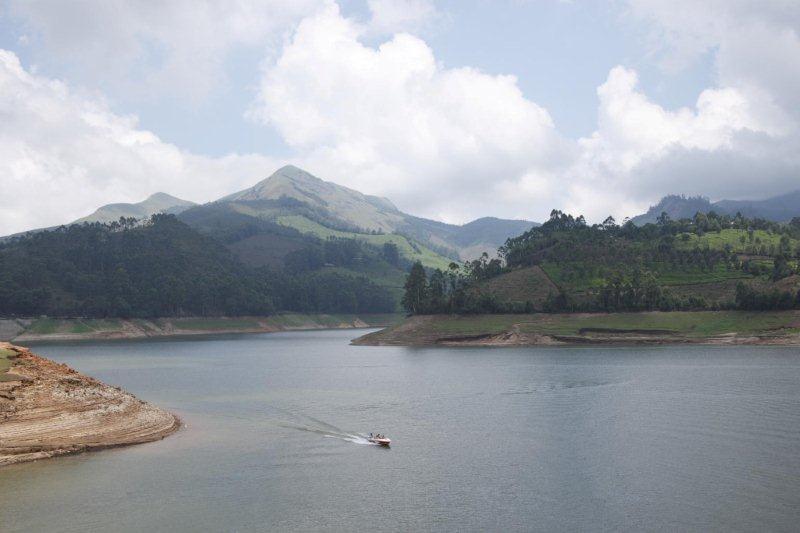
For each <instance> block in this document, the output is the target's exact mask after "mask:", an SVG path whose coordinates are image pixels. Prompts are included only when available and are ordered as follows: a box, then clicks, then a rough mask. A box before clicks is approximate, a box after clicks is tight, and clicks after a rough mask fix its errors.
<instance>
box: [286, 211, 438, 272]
mask: <svg viewBox="0 0 800 533" xmlns="http://www.w3.org/2000/svg"><path fill="white" fill-rule="evenodd" d="M276 222H278V223H279V224H283V225H284V226H289V227H291V228H295V229H297V230H298V231H301V232H303V233H310V234H312V235H315V236H317V237H319V238H321V239H327V238H328V237H344V238H347V239H359V240H362V241H365V242H368V243H370V244H373V245H375V246H383V245H384V244H385V243H387V242H391V243H394V244H395V245H397V249H398V250H399V252H400V254H401V255H402V256H403V257H405V258H407V259H409V260H411V261H420V262H422V264H423V265H425V266H427V267H431V268H441V269H446V268H447V267H448V265H449V264H450V262H451V259H448V258H446V257H444V256H442V255H439V254H437V253H436V252H434V251H433V250H431V249H430V248H427V247H425V246H423V245H421V244H419V243H412V242H410V241H409V240H408V239H407V238H406V237H404V236H402V235H396V234H383V235H369V234H364V233H351V232H347V231H340V230H335V229H331V228H328V227H325V226H323V225H322V224H319V223H317V222H314V221H313V220H310V219H308V218H306V217H304V216H302V215H285V216H280V217H278V218H277V219H276Z"/></svg>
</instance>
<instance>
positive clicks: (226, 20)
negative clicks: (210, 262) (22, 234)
mask: <svg viewBox="0 0 800 533" xmlns="http://www.w3.org/2000/svg"><path fill="white" fill-rule="evenodd" d="M285 164H294V165H297V166H299V167H301V168H304V169H306V170H308V171H310V172H312V173H313V174H315V175H317V176H319V177H321V178H323V179H326V180H329V181H334V182H336V183H339V184H342V185H345V186H348V187H351V188H354V189H357V190H360V191H362V192H365V193H369V194H375V195H379V196H385V197H388V198H389V199H391V200H392V201H393V202H394V203H395V204H396V205H397V206H398V207H399V208H400V209H402V210H404V211H406V212H409V213H412V214H414V215H418V216H424V217H428V218H434V219H437V220H442V221H446V222H452V223H464V222H467V221H469V220H472V219H475V218H478V217H481V216H498V217H504V218H525V219H528V220H536V221H541V220H543V219H545V218H546V217H547V216H548V214H549V212H550V210H551V209H554V208H555V209H561V210H564V211H567V212H571V213H573V214H575V215H578V214H583V215H585V216H586V217H587V219H588V220H589V221H601V220H602V219H604V218H605V217H606V216H608V215H609V214H610V215H613V216H615V217H616V218H617V219H618V220H621V219H623V218H624V217H626V216H633V215H636V214H638V213H640V212H643V211H644V210H646V209H647V207H648V206H649V205H652V204H654V203H656V202H657V201H658V200H659V198H660V197H661V196H663V195H665V194H674V193H678V194H687V195H698V194H699V195H703V196H707V197H709V198H710V199H712V200H718V199H722V198H727V199H744V198H765V197H769V196H771V195H775V194H781V193H785V192H789V191H793V190H797V189H800V2H797V1H796V0H760V1H756V0H703V1H700V0H613V1H605V2H602V1H599V0H598V1H594V0H585V1H580V0H573V1H563V0H562V1H558V0H494V1H489V0H338V1H336V0H252V1H251V0H236V1H229V0H225V1H222V0H171V1H170V2H166V3H163V4H158V3H153V2H149V1H146V0H140V1H136V0H130V1H122V0H64V1H61V0H49V1H46V0H0V235H3V234H10V233H14V232H18V231H24V230H27V229H32V228H36V227H46V226H52V225H57V224H62V223H66V222H69V221H71V220H74V219H76V218H79V217H81V216H84V215H86V214H88V213H91V212H92V211H94V209H96V208H97V207H99V206H101V205H104V204H107V203H112V202H137V201H141V200H143V199H144V198H146V197H147V196H149V195H150V194H152V193H155V192H158V191H163V192H167V193H169V194H172V195H175V196H178V197H180V198H185V199H188V200H192V201H195V202H201V203H202V202H207V201H212V200H215V199H217V198H219V197H221V196H224V195H226V194H229V193H231V192H234V191H237V190H241V189H244V188H246V187H249V186H251V185H253V184H255V183H256V182H258V181H260V180H262V179H264V178H266V177H268V176H269V175H270V174H271V173H272V172H274V171H275V170H276V169H277V168H279V167H280V166H282V165H285Z"/></svg>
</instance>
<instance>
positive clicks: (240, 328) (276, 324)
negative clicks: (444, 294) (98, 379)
mask: <svg viewBox="0 0 800 533" xmlns="http://www.w3.org/2000/svg"><path fill="white" fill-rule="evenodd" d="M401 318H402V317H401V316H400V315H394V314H374V315H369V314H366V315H347V314H333V315H328V314H314V315H310V314H294V313H286V314H280V315H273V316H268V317H257V316H256V317H218V318H211V317H196V318H157V319H85V318H84V319H80V318H74V319H53V318H40V319H28V320H19V319H6V320H3V319H0V340H8V341H14V342H21V343H28V342H46V341H58V342H60V341H81V340H110V339H143V338H149V337H173V336H188V335H218V334H221V333H270V332H275V331H290V330H310V329H339V328H368V327H386V326H389V325H392V324H395V323H397V322H399V321H400V320H401ZM3 332H5V336H3Z"/></svg>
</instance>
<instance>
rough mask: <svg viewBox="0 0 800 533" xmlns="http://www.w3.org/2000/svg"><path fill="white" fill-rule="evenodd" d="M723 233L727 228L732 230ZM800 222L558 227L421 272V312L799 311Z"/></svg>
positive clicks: (408, 299) (556, 219)
mask: <svg viewBox="0 0 800 533" xmlns="http://www.w3.org/2000/svg"><path fill="white" fill-rule="evenodd" d="M723 228H724V229H723ZM798 242H800V220H797V221H795V222H793V223H791V224H778V223H774V222H768V221H765V220H761V219H747V218H744V217H741V216H736V217H733V218H731V217H729V216H727V215H714V214H710V215H708V216H706V215H702V214H700V215H697V216H695V217H694V218H691V219H681V220H676V221H673V220H669V219H667V218H663V219H662V220H660V221H659V223H658V224H646V225H644V226H636V225H634V224H633V223H626V224H625V225H623V226H619V225H617V224H616V223H615V222H614V220H613V219H611V218H610V217H609V219H608V220H606V221H605V222H604V223H603V224H595V225H588V224H586V222H585V221H584V219H583V217H577V218H575V217H573V216H571V215H567V214H564V213H562V212H560V211H553V213H552V214H551V218H550V220H548V221H547V222H546V223H545V224H543V225H542V226H541V227H536V228H533V229H531V230H529V231H527V232H525V233H523V234H522V235H520V236H519V237H515V238H512V239H510V240H509V241H508V242H507V243H506V246H504V247H503V248H502V249H501V257H500V258H499V259H495V260H489V259H488V257H484V258H482V259H480V260H476V261H472V262H470V263H468V264H466V265H465V267H464V268H462V269H459V270H458V271H448V272H434V273H432V274H431V275H430V276H429V277H428V276H426V273H425V272H423V271H421V270H416V271H414V270H412V278H413V279H414V280H415V281H414V283H413V284H412V285H411V286H410V287H409V290H408V291H407V292H406V293H405V294H404V296H405V298H404V303H405V305H406V308H407V309H409V310H411V311H413V312H415V313H420V312H422V313H443V312H446V313H452V312H462V313H464V312H466V313H487V312H490V313H498V312H508V311H513V312H521V311H531V310H540V311H550V312H555V311H584V312H592V311H642V310H663V311H671V310H701V309H745V310H750V309H791V308H794V307H800V293H798V288H800V282H798V280H800V276H798V263H799V257H798V256H800V247H798Z"/></svg>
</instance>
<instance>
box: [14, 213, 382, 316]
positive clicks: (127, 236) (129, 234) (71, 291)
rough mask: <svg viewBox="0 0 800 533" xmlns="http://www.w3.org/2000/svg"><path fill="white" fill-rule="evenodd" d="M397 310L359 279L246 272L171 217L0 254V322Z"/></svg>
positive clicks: (47, 237) (77, 228)
mask: <svg viewBox="0 0 800 533" xmlns="http://www.w3.org/2000/svg"><path fill="white" fill-rule="evenodd" d="M318 248H323V249H325V250H326V251H327V252H328V253H329V255H328V256H325V259H324V260H325V261H327V260H330V261H333V263H326V264H335V263H336V262H337V261H339V262H342V261H346V260H347V258H348V257H349V256H348V254H347V252H341V250H342V249H347V250H350V251H351V255H352V254H355V253H358V252H360V251H361V246H360V245H359V244H357V243H356V244H351V243H342V242H331V243H330V244H328V243H324V244H323V243H319V244H318V243H316V242H315V243H312V244H311V248H310V249H314V250H316V249H318ZM354 248H355V249H356V251H355V252H353V249H354ZM299 250H302V248H298V250H297V251H298V252H299ZM299 253H302V252H299ZM374 253H375V254H376V255H377V254H379V253H380V251H375V252H374ZM314 266H319V265H317V264H315V265H314ZM395 307H396V303H395V298H393V296H392V294H391V292H390V291H389V290H388V289H386V288H385V287H380V286H378V285H377V284H375V283H373V282H372V281H370V280H368V279H366V278H365V277H363V276H357V275H353V274H350V273H343V272H339V271H336V270H333V269H324V268H317V269H314V268H308V269H292V270H288V269H269V268H263V267H262V268H251V267H249V266H247V265H245V264H243V263H242V262H241V261H239V260H238V259H237V258H236V257H235V256H234V255H232V254H231V253H230V252H229V250H228V249H227V248H226V247H225V246H223V244H221V243H220V242H219V241H217V240H215V239H214V238H212V237H210V236H207V235H202V234H201V233H199V232H197V231H195V230H194V229H192V228H191V227H189V226H188V225H186V224H185V223H183V222H181V221H179V220H178V219H177V218H175V217H174V216H172V215H154V216H153V217H152V218H150V219H149V221H147V222H146V223H144V224H140V223H137V221H136V220H134V219H132V218H131V219H121V220H120V221H119V222H114V223H112V224H108V225H104V224H100V223H92V224H83V225H73V226H68V227H62V228H59V229H57V230H53V231H43V232H38V233H35V234H31V235H27V236H23V237H18V238H15V239H12V240H11V241H9V242H6V243H4V244H2V245H0V315H5V316H9V315H10V316H35V315H42V314H46V315H51V316H90V317H106V316H113V317H129V316H131V317H159V316H181V315H197V316H216V315H248V314H253V315H256V314H258V315H263V314H269V313H272V312H274V311H276V310H295V311H314V312H389V311H393V310H394V309H395Z"/></svg>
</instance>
